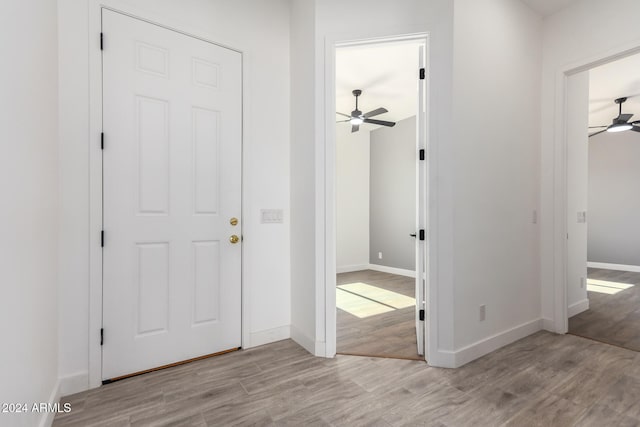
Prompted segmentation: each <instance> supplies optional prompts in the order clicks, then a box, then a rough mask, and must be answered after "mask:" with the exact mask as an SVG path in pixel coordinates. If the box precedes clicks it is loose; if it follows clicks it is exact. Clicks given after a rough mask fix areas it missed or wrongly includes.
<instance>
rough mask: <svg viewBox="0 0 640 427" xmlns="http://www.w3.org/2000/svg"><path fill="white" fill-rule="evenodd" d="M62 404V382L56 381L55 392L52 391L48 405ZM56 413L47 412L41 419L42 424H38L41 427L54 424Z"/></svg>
mask: <svg viewBox="0 0 640 427" xmlns="http://www.w3.org/2000/svg"><path fill="white" fill-rule="evenodd" d="M58 402H60V381H56V383H55V384H54V385H53V390H51V394H50V395H49V400H48V401H47V403H52V404H55V403H58ZM55 416H56V413H55V412H53V411H51V412H49V411H47V412H45V413H43V414H42V415H41V417H40V422H39V423H38V426H39V427H49V426H50V425H51V424H53V419H54V418H55Z"/></svg>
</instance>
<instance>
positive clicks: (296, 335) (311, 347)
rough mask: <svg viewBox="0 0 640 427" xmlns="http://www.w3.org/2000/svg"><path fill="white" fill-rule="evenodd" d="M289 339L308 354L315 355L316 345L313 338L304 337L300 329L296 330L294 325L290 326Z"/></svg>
mask: <svg viewBox="0 0 640 427" xmlns="http://www.w3.org/2000/svg"><path fill="white" fill-rule="evenodd" d="M291 339H292V340H294V341H295V342H296V343H298V345H300V346H301V347H302V348H304V349H305V350H307V351H308V352H309V353H311V354H314V355H315V353H316V343H315V342H314V340H313V338H311V337H310V336H308V335H306V334H305V333H304V332H302V331H301V330H300V329H298V328H296V327H295V325H291Z"/></svg>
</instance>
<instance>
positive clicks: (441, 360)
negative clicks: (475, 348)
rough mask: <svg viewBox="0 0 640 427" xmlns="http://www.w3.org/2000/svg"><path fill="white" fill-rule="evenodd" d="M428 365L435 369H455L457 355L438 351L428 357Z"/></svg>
mask: <svg viewBox="0 0 640 427" xmlns="http://www.w3.org/2000/svg"><path fill="white" fill-rule="evenodd" d="M427 365H429V366H433V367H434V368H455V367H456V354H455V353H454V352H453V351H445V350H436V351H435V354H434V353H429V355H428V356H427Z"/></svg>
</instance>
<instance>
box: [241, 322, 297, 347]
mask: <svg viewBox="0 0 640 427" xmlns="http://www.w3.org/2000/svg"><path fill="white" fill-rule="evenodd" d="M288 338H291V327H290V326H289V325H286V326H280V327H277V328H272V329H265V330H264V331H258V332H251V338H250V339H249V343H248V344H247V345H246V346H243V348H251V347H258V346H260V345H264V344H269V343H272V342H276V341H282V340H286V339H288Z"/></svg>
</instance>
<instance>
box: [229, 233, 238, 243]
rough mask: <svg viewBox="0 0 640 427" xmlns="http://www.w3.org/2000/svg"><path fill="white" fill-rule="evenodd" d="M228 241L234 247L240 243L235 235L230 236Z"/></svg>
mask: <svg viewBox="0 0 640 427" xmlns="http://www.w3.org/2000/svg"><path fill="white" fill-rule="evenodd" d="M229 241H230V242H231V243H233V244H234V245H235V244H236V243H238V242H239V241H240V238H239V237H238V236H236V235H235V234H232V235H231V237H229Z"/></svg>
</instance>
